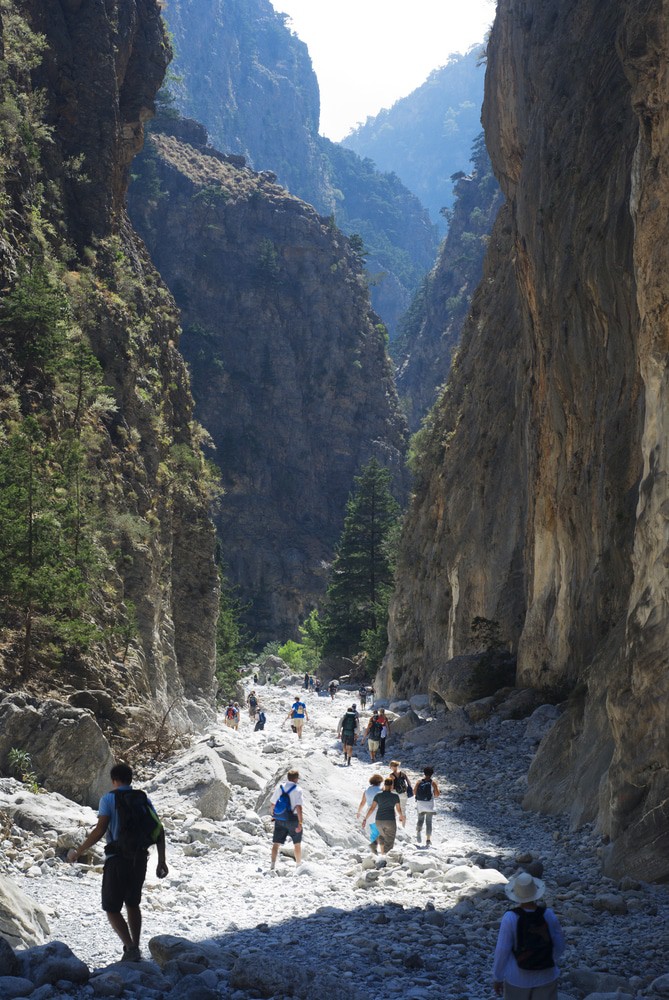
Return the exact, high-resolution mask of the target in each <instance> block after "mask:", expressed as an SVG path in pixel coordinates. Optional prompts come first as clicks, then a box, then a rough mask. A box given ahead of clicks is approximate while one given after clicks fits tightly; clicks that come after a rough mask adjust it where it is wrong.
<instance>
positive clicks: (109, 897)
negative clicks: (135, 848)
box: [102, 851, 149, 913]
mask: <svg viewBox="0 0 669 1000" xmlns="http://www.w3.org/2000/svg"><path fill="white" fill-rule="evenodd" d="M148 858H149V854H148V851H144V852H141V853H140V854H138V856H137V857H136V858H124V857H121V856H120V855H116V854H112V855H111V856H110V857H108V858H107V860H106V861H105V866H104V869H103V871H102V909H103V910H104V911H105V912H106V913H120V912H121V910H122V909H123V904H124V903H125V905H126V906H139V904H140V903H141V901H142V886H143V885H144V879H145V878H146V864H147V861H148Z"/></svg>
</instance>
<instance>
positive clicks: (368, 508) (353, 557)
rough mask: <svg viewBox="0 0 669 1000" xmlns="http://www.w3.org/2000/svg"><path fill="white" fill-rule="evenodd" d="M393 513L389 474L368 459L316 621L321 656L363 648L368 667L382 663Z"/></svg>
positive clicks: (350, 653) (395, 510) (390, 576)
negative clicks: (320, 617)
mask: <svg viewBox="0 0 669 1000" xmlns="http://www.w3.org/2000/svg"><path fill="white" fill-rule="evenodd" d="M399 513H400V508H399V505H398V503H397V501H396V500H395V499H394V497H393V495H392V493H391V492H390V473H389V472H388V470H387V469H384V468H383V467H382V466H381V465H380V464H379V463H378V462H377V460H376V459H372V460H371V461H370V462H369V463H368V464H367V465H366V466H365V467H364V468H363V469H362V472H361V474H360V475H359V476H358V477H356V479H355V488H354V491H353V494H352V495H351V497H350V498H349V501H348V504H347V506H346V518H345V520H344V529H343V531H342V535H341V538H340V540H339V544H338V545H337V549H336V553H335V560H334V564H333V567H332V578H331V580H330V584H329V586H328V590H327V595H326V599H325V607H324V610H323V617H322V621H321V634H322V638H323V654H324V655H325V656H330V655H336V656H354V655H355V654H356V653H359V652H360V651H361V650H365V647H366V646H369V651H368V653H370V654H371V653H372V649H373V651H374V652H373V659H374V661H375V662H374V663H373V664H372V663H371V662H370V664H369V665H370V666H376V665H377V663H378V661H379V660H380V658H382V656H383V652H385V643H384V642H383V635H384V634H385V628H386V622H387V614H388V610H387V609H388V596H389V593H390V589H391V585H392V579H393V569H394V567H393V557H392V552H391V547H390V545H389V540H390V539H391V538H392V537H393V536H394V534H395V528H396V525H397V523H398V520H399ZM379 636H380V638H379ZM381 647H383V651H382V652H381V653H380V655H379V649H380V648H381Z"/></svg>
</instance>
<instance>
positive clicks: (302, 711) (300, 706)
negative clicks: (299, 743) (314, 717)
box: [284, 694, 309, 739]
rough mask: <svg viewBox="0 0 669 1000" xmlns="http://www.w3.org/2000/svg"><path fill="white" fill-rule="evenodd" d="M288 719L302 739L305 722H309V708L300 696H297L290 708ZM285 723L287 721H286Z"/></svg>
mask: <svg viewBox="0 0 669 1000" xmlns="http://www.w3.org/2000/svg"><path fill="white" fill-rule="evenodd" d="M286 719H290V724H291V726H292V727H293V729H294V730H295V732H296V733H297V735H298V738H299V739H302V727H303V725H304V720H305V719H306V720H307V722H308V721H309V715H308V713H307V706H306V705H305V704H304V702H303V701H300V697H299V695H297V694H296V695H295V701H294V702H293V704H292V705H291V707H290V712H289V713H288V715H287V716H286ZM284 721H285V720H284Z"/></svg>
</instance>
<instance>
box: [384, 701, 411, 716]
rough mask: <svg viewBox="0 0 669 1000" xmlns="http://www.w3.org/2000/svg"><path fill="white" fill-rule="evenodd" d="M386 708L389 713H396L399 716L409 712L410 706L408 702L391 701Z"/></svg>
mask: <svg viewBox="0 0 669 1000" xmlns="http://www.w3.org/2000/svg"><path fill="white" fill-rule="evenodd" d="M388 707H389V709H390V711H391V712H398V713H399V714H400V715H401V714H402V713H403V712H408V711H409V709H410V708H411V704H410V703H409V702H408V701H391V703H390V705H389V706H388Z"/></svg>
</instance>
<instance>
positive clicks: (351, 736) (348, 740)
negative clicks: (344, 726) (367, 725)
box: [341, 733, 355, 747]
mask: <svg viewBox="0 0 669 1000" xmlns="http://www.w3.org/2000/svg"><path fill="white" fill-rule="evenodd" d="M341 743H342V746H344V747H352V746H354V745H355V733H342V734H341Z"/></svg>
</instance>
